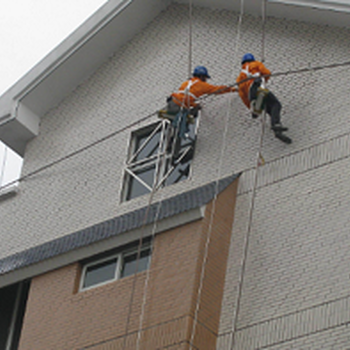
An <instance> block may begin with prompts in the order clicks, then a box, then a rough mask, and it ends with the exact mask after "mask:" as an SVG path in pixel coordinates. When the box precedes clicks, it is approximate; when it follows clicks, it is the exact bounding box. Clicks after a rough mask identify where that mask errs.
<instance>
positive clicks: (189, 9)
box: [188, 0, 193, 79]
mask: <svg viewBox="0 0 350 350" xmlns="http://www.w3.org/2000/svg"><path fill="white" fill-rule="evenodd" d="M192 14H193V4H192V0H189V4H188V17H189V40H188V77H189V79H190V78H191V76H192V37H193V35H192V34H193V33H192V27H193V25H192V19H193V18H192V17H193V16H192Z"/></svg>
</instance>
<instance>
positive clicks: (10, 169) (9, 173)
mask: <svg viewBox="0 0 350 350" xmlns="http://www.w3.org/2000/svg"><path fill="white" fill-rule="evenodd" d="M22 163H23V159H22V157H21V156H19V155H18V154H17V153H16V152H14V151H13V150H12V149H11V148H9V147H7V146H6V145H5V144H3V143H2V142H0V187H3V186H6V185H7V184H9V183H11V182H13V181H15V180H16V179H18V178H19V177H20V175H21V170H22ZM14 187H17V183H13V185H9V186H8V187H5V188H3V189H1V190H0V195H2V194H6V193H8V192H11V191H12V190H13V189H14Z"/></svg>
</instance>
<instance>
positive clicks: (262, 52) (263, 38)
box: [261, 0, 267, 62]
mask: <svg viewBox="0 0 350 350" xmlns="http://www.w3.org/2000/svg"><path fill="white" fill-rule="evenodd" d="M266 4H267V1H266V0H262V15H261V17H262V38H261V62H265V33H266V9H267V8H266Z"/></svg>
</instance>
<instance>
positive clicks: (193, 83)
mask: <svg viewBox="0 0 350 350" xmlns="http://www.w3.org/2000/svg"><path fill="white" fill-rule="evenodd" d="M207 79H210V76H209V74H208V70H207V68H206V67H204V66H197V67H196V68H195V69H194V71H193V77H192V78H191V79H189V80H187V81H185V82H184V83H182V84H181V86H180V89H179V90H178V91H177V92H174V93H173V94H171V96H169V97H168V98H167V108H166V110H165V111H164V113H163V111H160V117H162V115H164V114H166V115H176V117H175V119H174V120H173V122H172V125H173V126H174V127H179V136H180V138H186V135H187V133H188V130H189V128H188V120H189V118H193V117H194V118H196V117H197V115H198V111H199V110H200V108H201V106H200V104H199V103H198V98H199V97H201V96H203V95H211V94H225V93H228V92H235V91H237V89H236V88H233V87H229V86H226V85H211V84H209V83H207Z"/></svg>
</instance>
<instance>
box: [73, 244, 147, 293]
mask: <svg viewBox="0 0 350 350" xmlns="http://www.w3.org/2000/svg"><path fill="white" fill-rule="evenodd" d="M138 249H139V248H138V247H135V246H133V247H130V248H128V249H123V250H121V251H120V252H118V253H111V254H108V255H106V256H103V257H96V258H93V257H92V258H90V259H89V261H88V262H86V263H82V269H81V274H80V281H79V290H78V292H85V291H87V290H90V289H93V288H97V287H101V286H104V285H106V284H109V283H113V282H116V281H118V280H120V279H123V278H124V277H129V276H133V275H134V274H135V273H139V272H143V271H146V270H147V269H149V268H150V265H149V264H150V260H151V256H152V246H151V243H150V242H146V243H144V244H143V245H142V247H141V250H140V255H141V254H142V252H143V251H145V250H149V254H148V263H147V268H146V269H145V270H142V271H137V272H135V273H132V274H130V275H128V276H122V271H123V267H124V257H125V256H130V255H132V254H135V253H136V254H137V252H138ZM113 259H117V264H116V267H115V271H114V277H113V279H109V280H106V281H103V282H100V283H96V284H93V285H90V286H87V287H84V282H85V277H86V271H87V269H88V268H89V267H91V266H95V265H99V264H101V263H103V262H106V261H108V260H113Z"/></svg>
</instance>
